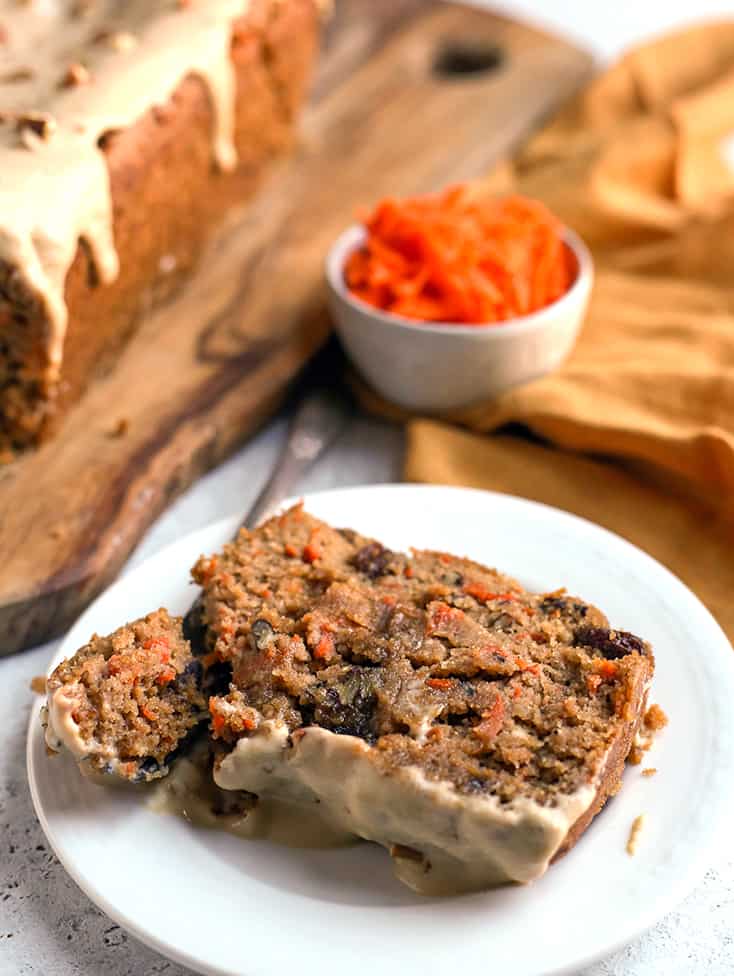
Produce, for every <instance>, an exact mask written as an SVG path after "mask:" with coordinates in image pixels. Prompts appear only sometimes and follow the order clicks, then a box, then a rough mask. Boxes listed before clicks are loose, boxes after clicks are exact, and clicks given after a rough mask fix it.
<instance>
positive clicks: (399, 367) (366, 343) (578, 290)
mask: <svg viewBox="0 0 734 976" xmlns="http://www.w3.org/2000/svg"><path fill="white" fill-rule="evenodd" d="M365 238H366V231H365V229H364V227H362V226H361V225H354V226H352V227H350V228H349V229H348V230H346V231H345V232H344V233H343V234H342V235H341V236H340V237H338V238H337V240H336V242H335V243H334V245H333V246H332V248H331V250H330V252H329V254H328V257H327V259H326V279H327V282H328V291H329V307H330V310H331V314H332V316H333V319H334V323H335V326H336V331H337V333H338V335H339V338H340V339H341V341H342V343H343V344H344V347H345V349H346V350H347V353H348V354H349V356H350V357H351V359H352V360H353V361H354V363H355V364H356V366H357V368H358V369H359V371H360V372H361V373H362V375H363V376H364V377H365V379H366V380H368V382H369V383H370V384H371V385H372V387H373V388H374V389H375V390H376V391H377V392H378V393H381V394H382V396H384V397H385V398H386V399H388V400H391V401H392V402H393V403H396V404H398V405H399V406H401V407H406V408H408V409H409V410H422V411H433V412H435V411H439V410H451V409H455V408H457V407H466V406H469V405H471V404H473V403H478V402H479V401H481V400H487V399H490V398H492V397H496V396H499V394H500V393H504V392H505V390H509V389H510V388H511V387H513V386H517V385H518V384H520V383H527V382H528V380H532V379H536V378H537V377H539V376H544V375H545V374H546V373H550V372H551V371H552V370H554V369H556V368H557V367H558V366H560V364H561V363H562V362H563V360H564V359H565V358H566V356H567V355H568V354H569V352H570V351H571V349H572V348H573V344H574V342H575V340H576V336H577V335H578V332H579V329H580V328H581V323H582V322H583V319H584V314H585V312H586V308H587V305H588V303H589V296H590V293H591V285H592V281H593V277H594V271H593V263H592V259H591V254H590V253H589V251H588V249H587V247H586V245H585V244H584V243H583V241H582V240H581V238H580V237H579V236H578V235H577V234H575V233H574V232H573V231H571V230H569V229H566V230H565V231H564V240H565V242H566V245H567V246H568V248H569V250H570V251H571V253H572V254H573V255H574V257H575V259H576V266H577V273H576V278H575V280H574V282H573V284H572V285H571V287H570V289H569V290H568V291H567V292H566V294H565V295H563V296H562V297H561V298H559V299H558V300H557V301H555V302H553V303H552V304H551V305H548V306H547V307H546V308H543V309H541V310H540V311H539V312H534V313H533V314H532V315H524V316H522V317H519V318H515V319H510V320H509V321H508V322H506V323H502V324H500V325H496V324H489V325H465V324H457V325H451V324H443V323H442V324H436V323H433V322H431V323H426V322H416V321H414V320H411V319H408V318H403V317H402V316H399V315H392V314H390V313H387V312H381V311H380V310H379V309H376V308H374V307H373V306H372V305H369V304H367V303H366V302H363V301H362V300H361V299H359V298H356V297H355V296H354V295H352V294H351V292H350V291H349V289H348V288H347V285H346V282H345V281H344V265H345V263H346V261H347V259H348V257H349V255H350V254H351V253H352V251H354V250H356V249H357V248H359V247H361V246H362V245H363V244H364V241H365Z"/></svg>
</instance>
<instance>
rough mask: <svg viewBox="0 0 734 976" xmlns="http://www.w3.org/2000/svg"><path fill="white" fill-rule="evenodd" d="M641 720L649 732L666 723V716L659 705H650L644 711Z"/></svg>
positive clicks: (663, 726)
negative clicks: (643, 716)
mask: <svg viewBox="0 0 734 976" xmlns="http://www.w3.org/2000/svg"><path fill="white" fill-rule="evenodd" d="M643 721H644V723H645V728H646V729H650V731H651V732H659V731H660V729H664V728H665V726H666V725H667V724H668V716H667V715H666V714H665V712H664V711H663V710H662V708H661V707H660V706H659V705H650V707H649V708H648V710H647V711H646V712H645V718H644V720H643Z"/></svg>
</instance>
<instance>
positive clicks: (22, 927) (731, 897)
mask: <svg viewBox="0 0 734 976" xmlns="http://www.w3.org/2000/svg"><path fill="white" fill-rule="evenodd" d="M284 430H285V425H284V422H283V420H278V421H275V422H273V423H272V424H271V425H270V426H269V427H268V428H267V429H266V430H265V431H263V433H262V434H260V435H259V436H258V437H257V438H256V439H255V440H254V441H253V442H251V443H250V444H249V445H247V446H246V447H245V448H244V449H243V450H242V451H240V452H239V453H238V454H237V455H236V456H235V457H233V458H232V459H231V460H230V461H228V462H227V463H226V464H224V465H223V466H222V467H220V468H219V469H218V470H217V471H215V472H213V473H211V474H210V475H208V476H207V477H206V478H204V479H203V480H202V481H200V482H199V483H198V484H197V485H196V486H195V487H194V488H193V489H191V490H190V491H189V492H188V493H187V494H186V495H184V496H183V497H182V498H181V499H179V501H177V502H176V504H175V505H173V507H172V508H170V509H169V511H168V512H166V513H165V515H164V516H163V517H162V518H161V519H159V520H158V522H157V523H156V524H155V525H154V526H153V527H152V528H151V530H150V532H149V533H148V534H147V536H146V538H145V539H144V540H143V541H142V542H141V544H140V546H139V547H138V549H137V551H136V552H135V553H134V555H133V557H132V558H131V559H130V561H129V563H128V566H127V567H126V571H129V569H130V568H132V567H134V566H135V565H136V564H137V563H139V562H140V561H141V560H143V559H145V558H146V557H147V556H150V555H151V554H152V553H154V552H155V551H156V550H158V549H160V548H161V547H162V546H164V545H166V544H167V543H169V542H171V541H173V540H174V539H176V538H180V536H181V535H182V534H184V533H186V532H189V531H191V530H193V529H196V528H199V527H200V526H203V525H206V524H207V523H209V522H211V521H214V520H215V519H218V518H220V517H222V516H224V515H228V514H230V513H234V512H241V511H244V510H245V509H246V508H247V505H248V503H249V502H250V501H251V500H252V499H253V498H254V496H255V494H256V492H257V490H258V488H259V487H260V484H261V483H262V481H263V480H264V478H265V477H266V474H267V472H268V470H269V469H270V466H271V464H272V462H273V459H274V457H275V455H276V453H277V451H278V447H279V445H280V444H281V442H282V438H283V435H284ZM402 450H403V444H402V435H401V432H400V431H399V430H398V429H396V428H393V427H389V426H386V425H383V424H380V423H377V422H373V421H369V420H365V419H357V420H355V422H354V423H353V424H352V426H351V428H350V429H349V430H348V431H347V432H346V433H345V434H344V435H343V436H342V437H341V439H340V440H339V442H337V444H336V445H335V446H334V447H333V448H332V450H331V451H330V453H329V454H328V455H327V456H326V457H325V458H324V460H323V461H322V462H321V463H320V464H319V465H318V466H317V467H316V468H315V469H314V470H313V472H312V473H311V474H310V475H309V477H308V478H307V479H306V480H305V481H304V483H303V484H302V485H301V486H300V487H301V490H302V491H304V492H307V491H315V490H318V489H323V488H332V487H340V486H345V485H352V484H365V483H376V482H384V481H397V480H399V479H400V468H401V459H402ZM56 646H57V645H56V644H55V643H51V644H46V645H45V646H44V647H40V648H37V649H36V650H33V651H30V652H26V653H23V654H19V655H16V656H14V657H11V658H7V659H3V660H0V714H2V715H4V716H5V733H4V736H3V746H4V747H3V748H2V750H0V974H2V976H22V974H44V976H100V974H101V973H104V974H105V976H153V974H154V973H166V974H167V976H185V974H186V973H187V972H188V971H187V970H185V969H183V968H181V967H180V966H177V965H176V964H174V963H170V962H168V961H166V960H165V959H163V958H162V957H161V956H159V955H157V954H156V953H155V952H153V951H151V950H150V949H147V948H146V947H145V946H142V945H141V944H140V943H138V942H137V941H136V940H135V939H133V938H132V937H130V936H128V935H127V934H126V933H125V932H123V931H122V930H121V929H120V928H118V926H116V925H114V924H113V923H112V922H111V921H110V920H109V919H108V918H106V917H105V915H103V914H102V913H101V912H100V911H98V910H97V909H96V908H95V907H94V905H92V903H91V902H90V901H89V899H88V898H87V897H86V896H85V895H84V894H82V892H81V891H80V890H79V889H78V888H77V887H76V885H75V884H74V882H73V881H71V879H70V878H69V877H68V876H67V875H66V873H65V872H64V869H63V868H62V867H61V865H60V864H59V863H58V861H57V860H56V858H55V857H54V856H53V854H51V853H50V852H49V850H48V846H47V845H46V842H45V838H44V836H43V833H42V831H41V828H40V826H39V825H38V822H37V820H36V817H35V814H34V812H33V808H32V806H31V799H30V795H29V791H28V782H27V779H26V770H25V737H26V728H27V725H28V718H29V714H30V712H31V708H32V698H33V696H32V695H31V693H30V690H29V683H30V680H31V678H32V677H33V675H36V674H41V673H43V672H44V671H45V669H46V665H47V663H48V661H49V659H50V657H51V655H52V654H53V653H54V650H55V647H56ZM35 707H36V708H37V706H35ZM599 910H600V911H603V906H602V905H600V906H599ZM508 972H509V970H508ZM732 973H734V843H728V844H727V845H726V849H722V850H720V851H719V858H718V862H717V863H716V864H715V865H712V867H711V869H710V870H709V871H708V873H707V874H706V876H705V878H704V879H703V881H702V882H701V883H700V884H699V886H698V887H697V888H696V890H695V891H693V892H692V893H691V894H690V895H689V897H688V898H687V899H686V900H685V901H684V902H683V903H682V904H681V905H680V907H679V908H678V909H677V910H676V911H674V912H672V913H671V914H669V915H668V916H666V917H665V918H664V919H663V920H662V921H661V922H660V923H659V924H658V925H656V926H655V928H653V929H651V930H650V931H649V932H647V933H646V934H645V935H643V936H642V937H640V938H639V939H637V940H636V941H635V942H633V943H632V944H631V945H629V946H628V947H627V948H625V949H623V950H622V951H620V952H618V953H616V954H615V955H614V956H612V957H610V958H608V959H606V960H605V961H603V962H600V963H598V964H597V965H595V966H592V967H590V968H588V969H585V970H584V971H583V974H579V976H658V974H660V976H662V974H665V976H699V974H700V976H703V974H706V976H731V974H732Z"/></svg>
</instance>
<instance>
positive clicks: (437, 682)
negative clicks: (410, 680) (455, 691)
mask: <svg viewBox="0 0 734 976" xmlns="http://www.w3.org/2000/svg"><path fill="white" fill-rule="evenodd" d="M453 683H454V682H453V681H452V680H451V678H426V684H427V685H428V687H429V688H435V689H436V691H448V690H449V688H450V687H451V686H452V685H453Z"/></svg>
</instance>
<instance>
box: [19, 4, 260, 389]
mask: <svg viewBox="0 0 734 976" xmlns="http://www.w3.org/2000/svg"><path fill="white" fill-rule="evenodd" d="M247 3H248V0H188V2H186V0H126V2H125V3H120V2H118V0H86V2H84V0H27V2H23V3H20V2H19V0H0V120H1V121H0V260H1V261H6V262H8V264H10V265H11V266H12V267H14V268H17V269H18V273H19V274H20V275H21V276H22V279H23V281H24V283H25V285H26V286H27V287H28V288H29V289H30V290H31V291H32V293H33V294H35V295H36V296H37V297H38V299H39V301H40V302H42V303H43V306H44V308H45V311H46V315H47V318H48V321H49V323H50V334H49V337H48V371H47V379H48V380H49V381H51V382H53V381H54V380H56V379H58V375H59V370H60V365H61V359H62V354H63V344H64V336H65V332H66V324H67V309H66V304H65V301H64V288H65V282H66V275H67V273H68V270H69V268H70V266H71V263H72V261H73V260H74V256H75V254H76V250H77V247H78V244H79V241H80V240H81V241H84V242H85V244H86V245H87V247H88V248H89V252H90V255H91V258H92V261H93V263H94V267H95V271H96V274H97V277H98V279H99V280H100V281H101V282H110V281H113V280H114V279H115V277H116V276H117V272H118V260H117V254H116V251H115V245H114V240H113V230H112V200H111V194H110V184H109V173H108V169H107V165H106V162H105V158H104V153H103V151H102V150H101V149H100V147H99V144H98V143H99V141H100V139H101V138H102V137H103V136H104V134H105V133H108V132H111V131H114V130H118V129H124V128H126V127H128V126H130V125H132V124H134V122H135V121H136V120H137V119H138V118H140V117H141V116H142V115H144V114H145V113H146V112H147V111H149V110H150V109H151V108H153V107H154V106H156V105H162V104H164V103H165V102H166V101H167V100H168V99H169V98H170V96H171V95H172V94H173V92H174V91H175V90H176V88H177V87H178V85H179V84H180V82H181V81H182V80H183V79H184V78H185V77H186V76H187V75H189V74H195V75H197V76H199V77H200V78H202V79H203V80H204V82H205V84H206V85H207V88H208V90H209V93H210V97H211V103H212V109H213V116H214V131H213V133H212V145H213V155H214V158H215V160H216V162H217V164H218V165H219V166H220V167H221V168H222V169H224V170H230V169H232V168H233V167H234V166H235V165H236V162H237V154H236V150H235V146H234V141H233V129H234V100H235V76H234V68H233V65H232V62H231V58H230V44H231V35H232V23H233V21H234V20H235V19H236V18H237V17H240V16H241V15H242V14H243V13H245V11H246V9H247Z"/></svg>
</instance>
